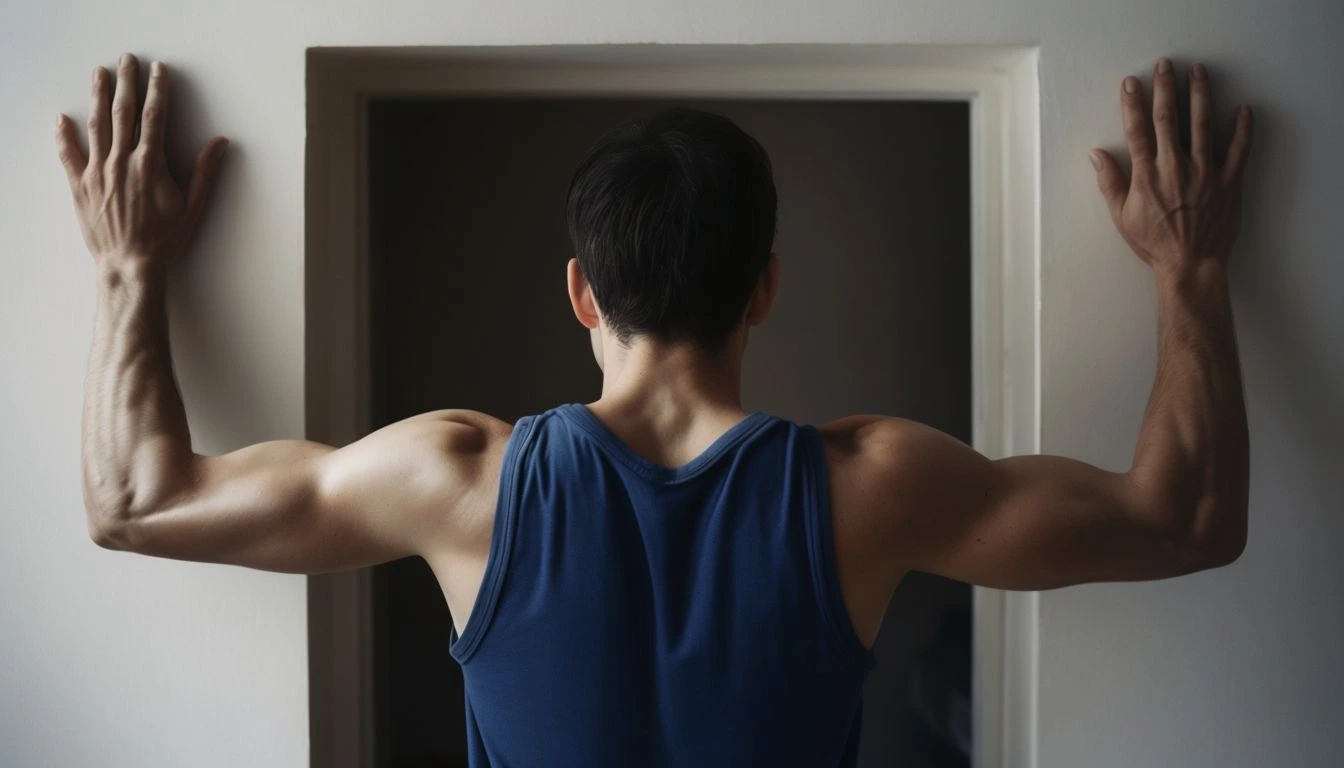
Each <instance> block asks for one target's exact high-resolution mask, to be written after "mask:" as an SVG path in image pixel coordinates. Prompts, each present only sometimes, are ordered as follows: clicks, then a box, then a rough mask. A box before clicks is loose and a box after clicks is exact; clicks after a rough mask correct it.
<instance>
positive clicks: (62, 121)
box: [56, 115, 65, 128]
mask: <svg viewBox="0 0 1344 768" xmlns="http://www.w3.org/2000/svg"><path fill="white" fill-rule="evenodd" d="M63 125H65V115H57V116H56V127H57V128H60V127H61V126H63Z"/></svg>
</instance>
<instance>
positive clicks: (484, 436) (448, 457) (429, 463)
mask: <svg viewBox="0 0 1344 768" xmlns="http://www.w3.org/2000/svg"><path fill="white" fill-rule="evenodd" d="M512 434H513V425H512V424H510V423H509V422H506V421H503V420H501V419H497V418H495V417H493V416H491V415H489V414H485V413H481V412H479V411H470V410H461V409H440V410H434V411H426V412H424V413H420V414H416V415H414V416H410V417H407V418H405V419H401V420H400V421H396V422H393V423H391V424H388V425H387V426H384V427H382V428H380V429H377V430H375V431H373V432H371V433H369V434H368V435H366V436H365V437H364V438H362V439H360V440H358V441H356V442H355V443H352V444H351V445H349V446H347V447H345V448H342V449H340V450H338V451H335V452H334V453H332V454H330V455H329V456H328V457H326V460H325V464H326V466H325V467H324V470H325V471H324V472H323V473H322V475H323V477H324V478H326V482H327V483H329V484H330V485H332V486H340V487H342V488H343V489H344V490H345V491H346V492H347V494H351V493H352V492H353V493H357V495H358V496H359V497H361V498H365V499H368V500H369V503H370V504H372V503H375V502H380V504H379V505H380V506H383V505H389V504H391V505H395V507H396V512H397V517H398V518H399V519H401V520H402V521H403V524H405V525H409V526H411V527H412V528H413V530H414V531H415V532H416V533H415V535H414V536H413V538H414V539H415V540H416V541H417V542H418V546H419V547H422V548H423V549H422V550H421V551H420V552H419V554H422V555H424V554H428V553H429V551H442V550H445V549H447V550H458V549H460V548H461V547H468V548H472V547H476V546H477V545H478V544H479V541H480V539H481V537H482V536H484V537H486V538H487V539H488V537H489V531H490V523H491V521H492V520H493V513H494V498H495V492H496V490H497V488H498V475H499V466H500V463H501V461H502V457H503V453H504V448H505V446H506V445H507V444H508V441H509V437H510V436H511V435H512Z"/></svg>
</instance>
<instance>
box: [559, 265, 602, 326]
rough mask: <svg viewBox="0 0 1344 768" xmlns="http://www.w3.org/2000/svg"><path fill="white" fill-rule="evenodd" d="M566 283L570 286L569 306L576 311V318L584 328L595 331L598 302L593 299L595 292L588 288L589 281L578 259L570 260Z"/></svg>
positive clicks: (567, 267) (566, 272) (566, 270)
mask: <svg viewBox="0 0 1344 768" xmlns="http://www.w3.org/2000/svg"><path fill="white" fill-rule="evenodd" d="M565 281H566V282H567V283H568V284H569V305H570V307H571V308H573V310H574V317H575V318H577V319H578V321H579V323H580V324H581V325H582V326H583V327H584V328H587V329H588V330H590V331H591V330H593V329H594V328H596V327H597V323H598V314H597V301H596V300H594V299H593V291H592V289H591V288H590V287H589V286H588V279H587V278H585V277H584V276H583V269H582V268H581V267H580V266H579V260H578V259H570V260H569V264H568V265H567V266H566V268H565Z"/></svg>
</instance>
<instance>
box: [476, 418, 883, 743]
mask: <svg viewBox="0 0 1344 768" xmlns="http://www.w3.org/2000/svg"><path fill="white" fill-rule="evenodd" d="M500 478H501V479H500V483H499V495H498V504H497V505H496V508H495V516H494V524H493V536H492V537H491V545H490V551H489V564H488V565H487V566H486V569H485V572H484V574H483V577H482V581H481V586H480V591H479V597H478V598H477V600H476V601H475V605H474V607H473V608H472V610H471V619H470V621H469V623H468V625H467V626H466V628H465V629H464V630H463V632H462V634H461V636H460V638H457V639H456V641H455V643H454V644H453V645H452V648H451V650H452V654H453V656H454V657H455V658H456V659H457V660H458V661H459V662H460V663H461V665H462V671H463V678H464V681H465V686H466V698H467V729H468V739H469V749H470V754H471V758H472V764H473V765H475V766H484V765H532V764H536V765H540V764H547V765H567V764H573V765H647V766H658V765H668V766H681V765H685V766H701V765H783V764H802V765H852V764H853V760H854V755H855V752H854V750H855V745H856V743H857V736H858V723H859V720H858V707H859V694H860V690H861V686H862V682H863V679H864V677H865V675H866V674H867V672H868V670H869V669H870V668H871V666H872V662H873V660H872V657H871V654H870V652H869V651H868V650H867V649H866V648H865V647H864V646H863V645H862V644H861V643H860V641H859V639H858V637H857V636H856V635H855V633H854V630H853V625H852V623H851V622H850V620H849V618H848V615H847V613H846V610H845V606H844V602H843V599H842V598H841V590H840V586H839V583H838V581H837V578H836V569H835V565H834V561H833V558H832V552H833V549H832V545H831V541H830V521H829V510H828V505H827V482H826V467H825V456H824V453H823V449H822V445H821V441H820V437H819V435H818V434H817V432H816V430H815V428H813V427H810V426H799V425H796V424H793V423H792V422H789V421H786V420H783V419H779V418H776V417H773V416H769V415H766V414H763V413H751V414H749V415H747V416H746V417H745V418H744V419H742V420H741V421H739V422H737V423H736V424H735V425H733V426H732V427H730V428H729V429H728V430H727V431H725V432H724V433H723V434H722V435H720V436H719V437H718V438H716V439H715V440H714V441H713V442H712V444H711V445H710V446H709V447H708V448H706V449H705V450H704V451H703V452H701V453H700V454H699V455H697V456H695V457H694V458H692V459H691V460H690V461H688V462H686V463H684V464H681V465H680V466H677V467H667V466H663V465H660V464H656V463H654V462H652V461H650V460H648V459H647V458H645V457H643V456H641V455H640V454H638V453H636V452H635V451H634V450H633V449H631V448H630V447H629V446H628V445H627V444H626V443H625V442H624V441H623V440H621V438H619V437H617V436H616V435H615V434H614V433H612V432H611V431H610V430H609V429H608V428H607V427H606V426H605V425H604V424H603V423H602V422H601V421H600V420H599V419H598V418H597V417H596V416H595V415H594V414H593V413H592V412H591V411H590V410H589V409H588V408H587V407H586V406H584V405H582V404H577V403H571V404H568V405H563V406H559V407H557V408H553V409H551V410H549V411H547V412H545V413H543V414H539V415H537V416H529V417H525V418H523V419H521V420H519V421H518V423H517V424H516V425H515V426H514V431H513V433H512V436H511V438H510V441H509V445H508V448H507V449H506V451H505V452H504V454H503V457H502V462H501V466H500Z"/></svg>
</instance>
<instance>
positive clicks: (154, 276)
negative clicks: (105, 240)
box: [94, 254, 167, 288]
mask: <svg viewBox="0 0 1344 768" xmlns="http://www.w3.org/2000/svg"><path fill="white" fill-rule="evenodd" d="M94 266H95V268H96V270H97V273H98V284H99V285H100V286H103V287H108V288H115V287H120V286H124V285H127V284H130V285H158V284H162V282H163V280H164V277H165V275H166V272H167V269H166V267H167V260H166V259H161V258H157V257H153V256H142V255H120V254H118V255H106V256H103V257H101V258H99V259H96V260H95V262H94Z"/></svg>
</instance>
